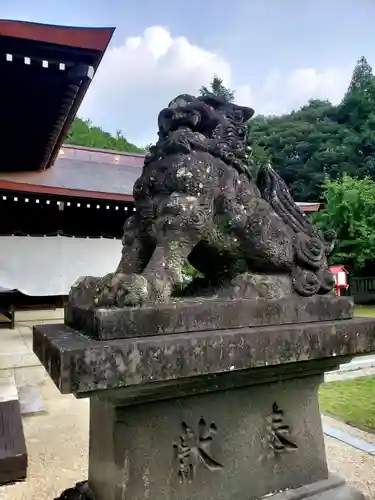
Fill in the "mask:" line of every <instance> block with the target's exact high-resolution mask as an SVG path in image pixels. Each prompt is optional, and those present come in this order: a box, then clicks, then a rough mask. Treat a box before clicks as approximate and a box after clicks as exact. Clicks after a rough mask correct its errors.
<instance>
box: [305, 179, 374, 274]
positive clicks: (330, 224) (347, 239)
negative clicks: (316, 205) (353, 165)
mask: <svg viewBox="0 0 375 500" xmlns="http://www.w3.org/2000/svg"><path fill="white" fill-rule="evenodd" d="M323 193H324V209H323V210H322V211H320V212H318V213H317V214H316V215H315V217H314V221H315V223H316V224H317V226H318V227H319V228H321V229H322V230H327V229H334V230H335V231H336V232H337V237H338V242H337V245H336V248H335V249H334V252H333V254H332V257H331V262H332V263H336V264H344V265H346V266H348V267H351V268H352V269H353V270H354V271H355V272H358V271H360V269H362V268H363V267H365V266H366V264H367V263H369V262H370V261H372V260H373V259H374V255H375V231H374V228H375V182H374V181H373V180H372V179H370V178H369V177H365V178H363V179H357V178H354V177H351V176H349V175H347V174H344V175H343V176H342V178H341V179H336V180H330V179H329V178H328V177H327V178H326V179H325V181H324V185H323Z"/></svg>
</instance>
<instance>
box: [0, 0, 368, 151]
mask: <svg viewBox="0 0 375 500" xmlns="http://www.w3.org/2000/svg"><path fill="white" fill-rule="evenodd" d="M0 15H1V17H2V18H9V19H20V20H27V21H35V22H42V23H53V24H66V25H76V26H77V25H80V26H114V27H116V33H115V36H114V38H113V40H112V43H111V46H110V49H109V50H108V53H107V55H106V56H105V58H104V59H103V63H102V67H101V68H100V69H99V71H98V74H97V75H96V77H95V79H94V82H93V84H92V88H91V89H90V91H89V93H88V95H87V98H85V101H84V103H83V105H82V108H81V110H80V114H81V115H83V116H90V118H91V119H92V120H93V122H95V123H97V124H98V125H101V126H102V127H103V128H106V129H107V130H110V131H115V130H116V129H121V130H123V132H124V134H125V135H126V137H127V138H129V139H131V140H133V141H135V142H137V143H138V144H140V143H144V142H148V141H150V140H152V139H153V138H154V137H155V122H156V113H157V112H158V110H159V109H161V108H162V107H163V106H165V104H166V103H167V102H168V101H169V100H170V99H171V98H172V97H174V95H175V94H178V93H182V92H192V93H193V92H196V91H197V90H198V89H199V87H200V85H202V84H205V83H207V80H208V79H209V78H210V75H212V73H213V72H218V73H219V74H220V76H223V77H224V79H225V81H226V82H227V83H228V85H230V86H231V87H232V88H235V89H237V94H236V97H237V101H238V102H239V104H249V105H252V106H253V107H254V108H255V109H256V110H257V111H259V112H263V113H280V112H284V111H288V110H290V109H293V108H295V107H298V106H300V105H301V104H303V103H304V102H306V100H307V99H308V98H309V97H321V98H330V99H331V100H333V101H334V102H337V101H338V100H339V99H340V98H341V96H342V93H343V92H344V90H345V87H346V85H347V83H348V80H349V78H350V74H351V71H352V69H353V67H354V64H355V62H356V60H357V59H359V57H360V56H362V55H365V56H366V57H367V58H368V60H369V62H370V64H371V63H373V64H375V34H374V28H373V25H374V19H375V2H374V1H373V0H356V1H354V0H351V1H349V0H302V1H301V0H231V1H230V2H228V1H224V0H216V2H215V3H211V2H202V0H199V1H198V0H189V1H188V2H182V1H180V2H177V1H176V0H159V1H155V0H137V1H135V0H133V1H129V0H128V1H127V2H126V1H125V0H121V1H120V0H106V1H104V0H100V1H99V0H32V1H30V0H1V10H0ZM150 28H151V30H150ZM147 30H148V31H147ZM145 31H146V33H145ZM131 37H132V40H131V41H129V38H131Z"/></svg>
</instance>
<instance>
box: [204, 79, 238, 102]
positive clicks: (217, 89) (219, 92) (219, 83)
mask: <svg viewBox="0 0 375 500" xmlns="http://www.w3.org/2000/svg"><path fill="white" fill-rule="evenodd" d="M199 94H200V95H201V96H208V95H212V94H213V95H216V96H219V97H224V98H225V99H226V100H227V101H228V102H233V101H234V94H235V92H234V90H230V89H228V88H227V87H225V86H224V84H223V80H222V79H221V78H219V77H218V76H217V75H214V76H213V78H212V82H211V83H210V84H209V87H206V86H203V87H201V88H200V91H199Z"/></svg>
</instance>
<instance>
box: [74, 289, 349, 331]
mask: <svg viewBox="0 0 375 500" xmlns="http://www.w3.org/2000/svg"><path fill="white" fill-rule="evenodd" d="M352 317H353V301H352V299H351V298H350V297H335V296H333V295H324V296H322V295H315V296H313V297H300V296H297V295H296V296H289V297H286V298H282V299H265V298H257V299H233V300H225V299H221V300H219V299H184V300H180V301H176V302H172V303H169V304H160V305H153V306H152V307H146V306H145V307H136V308H123V309H120V308H114V309H105V308H90V307H85V306H78V305H71V304H70V305H68V306H66V308H65V324H66V325H68V326H70V327H72V328H74V329H75V330H79V331H81V332H83V333H85V334H86V335H89V336H90V337H93V338H97V339H102V340H109V339H115V338H132V337H141V336H149V335H163V334H169V333H186V332H197V331H207V330H224V329H231V328H245V327H255V326H272V325H284V324H293V323H294V324H295V323H309V322H315V321H333V320H343V319H349V318H352Z"/></svg>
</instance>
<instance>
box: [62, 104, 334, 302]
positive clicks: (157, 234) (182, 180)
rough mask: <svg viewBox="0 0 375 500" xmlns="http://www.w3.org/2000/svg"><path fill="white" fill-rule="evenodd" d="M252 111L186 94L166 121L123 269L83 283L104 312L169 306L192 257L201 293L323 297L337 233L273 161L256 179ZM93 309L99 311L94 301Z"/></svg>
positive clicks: (140, 189)
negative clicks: (314, 216)
mask: <svg viewBox="0 0 375 500" xmlns="http://www.w3.org/2000/svg"><path fill="white" fill-rule="evenodd" d="M253 114H254V111H253V110H252V109H250V108H247V107H242V106H237V105H235V104H231V103H228V102H227V101H225V100H224V99H222V98H219V97H216V96H213V95H212V96H206V97H198V98H196V97H193V96H190V95H180V96H178V97H177V98H176V99H174V100H173V101H172V102H171V103H170V104H169V106H168V107H167V108H166V109H163V110H162V111H161V112H160V114H159V117H158V126H159V132H158V136H159V139H158V141H157V143H156V145H155V146H153V147H152V148H151V150H150V153H149V154H148V155H147V157H146V159H145V164H144V167H143V171H142V174H141V176H140V177H139V179H138V180H137V181H136V182H135V185H134V190H133V194H134V199H135V207H136V212H135V213H134V214H133V215H132V216H131V217H129V218H128V219H126V222H125V225H124V237H123V249H122V257H121V260H120V263H119V265H118V268H117V270H116V271H115V272H114V273H112V274H109V275H107V276H105V277H104V278H102V279H99V278H82V279H80V280H78V281H77V283H76V284H75V285H73V287H72V290H71V294H70V300H71V301H73V302H74V301H76V300H78V298H79V296H80V293H81V294H82V291H83V290H84V289H85V290H87V288H90V287H91V289H92V290H93V294H94V298H93V302H94V304H96V305H97V306H120V307H123V306H137V305H142V304H146V303H155V302H167V301H168V300H170V298H171V297H172V296H173V294H174V293H175V291H176V289H177V288H178V287H179V286H180V285H181V283H182V281H183V268H184V266H185V264H186V263H187V262H188V261H189V262H190V263H191V264H192V265H193V266H194V267H195V268H196V269H197V270H198V271H200V273H201V274H202V275H203V276H204V278H200V279H199V280H197V281H196V284H195V286H194V284H192V287H191V288H192V290H194V292H195V294H197V295H199V294H202V293H203V291H204V293H205V294H206V295H207V293H211V295H212V296H216V297H217V296H219V297H226V298H236V297H246V298H252V297H254V298H255V297H269V298H278V297H281V296H285V295H287V294H293V293H297V294H300V295H303V296H311V295H314V294H317V293H318V294H325V293H328V292H330V291H331V290H332V288H333V285H334V279H333V276H332V274H331V272H330V271H329V269H328V267H327V254H328V253H329V252H330V251H331V249H332V246H333V241H334V238H335V235H334V234H333V233H325V234H324V235H322V234H319V233H318V232H317V231H316V230H315V229H314V228H313V227H312V225H311V223H310V222H309V220H308V218H307V217H306V216H305V215H304V214H303V213H302V212H301V211H300V210H299V208H298V207H297V206H296V204H295V203H294V201H293V199H292V197H291V195H290V193H289V191H288V188H287V186H286V184H285V183H284V182H283V180H282V179H281V178H280V176H279V175H278V174H277V173H276V172H275V171H274V170H273V169H272V167H271V166H270V165H268V166H266V167H265V168H263V169H262V170H261V171H260V173H259V175H257V178H256V179H255V178H254V176H253V172H254V170H255V169H254V168H253V165H252V160H251V157H250V158H249V154H248V151H247V150H248V147H247V144H248V140H247V135H248V127H247V122H248V120H249V119H250V118H251V117H252V116H253ZM94 304H93V305H94Z"/></svg>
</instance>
